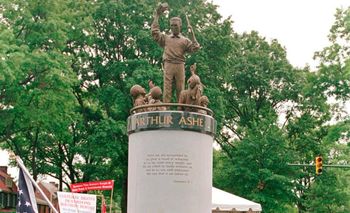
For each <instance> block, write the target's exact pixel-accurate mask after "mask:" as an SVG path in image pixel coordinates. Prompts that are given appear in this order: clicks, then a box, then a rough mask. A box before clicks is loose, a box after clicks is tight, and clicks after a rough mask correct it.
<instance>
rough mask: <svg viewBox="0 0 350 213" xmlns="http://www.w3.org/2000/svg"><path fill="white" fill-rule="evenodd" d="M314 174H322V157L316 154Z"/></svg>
mask: <svg viewBox="0 0 350 213" xmlns="http://www.w3.org/2000/svg"><path fill="white" fill-rule="evenodd" d="M315 167H316V175H320V174H322V157H321V156H317V157H316V159H315Z"/></svg>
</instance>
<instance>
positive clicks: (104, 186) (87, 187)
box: [70, 180, 114, 192]
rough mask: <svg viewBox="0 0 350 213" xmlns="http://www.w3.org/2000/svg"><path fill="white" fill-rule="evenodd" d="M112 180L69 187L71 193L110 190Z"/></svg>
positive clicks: (112, 184)
mask: <svg viewBox="0 0 350 213" xmlns="http://www.w3.org/2000/svg"><path fill="white" fill-rule="evenodd" d="M113 187H114V180H101V181H93V182H83V183H73V184H71V185H70V190H71V192H86V191H92V190H112V189H113Z"/></svg>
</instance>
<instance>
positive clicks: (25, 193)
mask: <svg viewBox="0 0 350 213" xmlns="http://www.w3.org/2000/svg"><path fill="white" fill-rule="evenodd" d="M16 212H17V213H38V207H37V204H36V200H35V195H34V189H33V185H32V183H31V181H30V179H29V178H28V177H27V175H26V174H25V173H23V171H22V168H20V169H19V178H18V203H17V207H16Z"/></svg>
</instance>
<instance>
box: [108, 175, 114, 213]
mask: <svg viewBox="0 0 350 213" xmlns="http://www.w3.org/2000/svg"><path fill="white" fill-rule="evenodd" d="M113 190H114V180H113V188H112V192H111V201H110V205H109V213H112V205H113V202H112V201H113Z"/></svg>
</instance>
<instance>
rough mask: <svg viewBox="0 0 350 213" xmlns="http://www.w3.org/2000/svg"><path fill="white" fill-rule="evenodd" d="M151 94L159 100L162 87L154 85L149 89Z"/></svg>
mask: <svg viewBox="0 0 350 213" xmlns="http://www.w3.org/2000/svg"><path fill="white" fill-rule="evenodd" d="M151 96H152V98H153V99H155V100H160V99H161V97H162V89H161V88H160V87H158V86H154V87H153V88H152V89H151Z"/></svg>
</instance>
